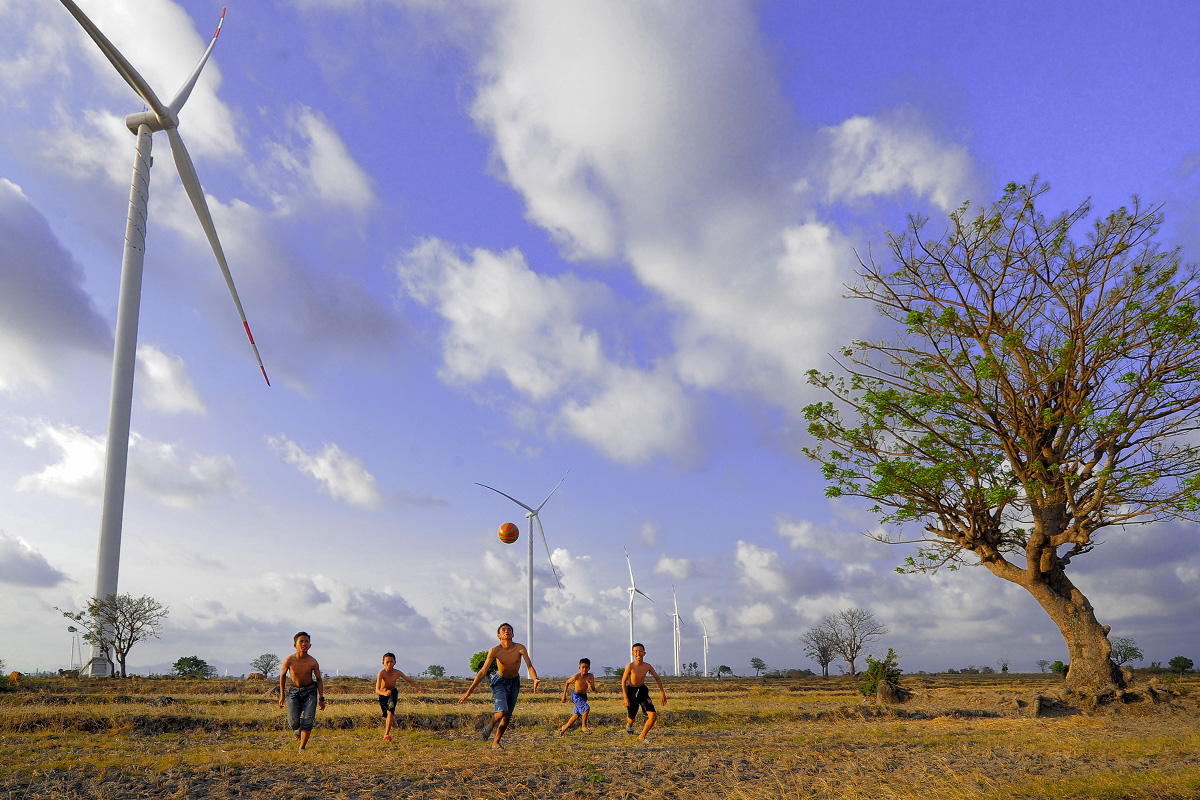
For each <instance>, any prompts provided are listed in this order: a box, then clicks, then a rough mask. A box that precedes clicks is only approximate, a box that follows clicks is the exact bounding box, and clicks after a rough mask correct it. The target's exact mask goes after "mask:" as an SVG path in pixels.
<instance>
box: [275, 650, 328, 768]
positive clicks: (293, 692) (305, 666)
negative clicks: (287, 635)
mask: <svg viewBox="0 0 1200 800" xmlns="http://www.w3.org/2000/svg"><path fill="white" fill-rule="evenodd" d="M292 644H294V645H295V646H296V652H295V653H294V654H293V655H290V656H288V657H287V658H286V659H284V662H283V668H282V670H281V671H280V673H279V707H280V708H283V705H284V703H285V702H286V703H287V716H288V728H289V729H290V730H292V731H293V732H294V733H295V735H296V738H297V739H299V740H300V749H301V750H303V749H304V748H305V746H306V745H307V744H308V737H309V736H311V735H312V729H313V725H314V724H316V721H317V706H318V704H319V705H320V707H321V710H322V711H324V710H325V683H324V682H323V681H322V680H321V667H320V665H319V664H317V660H316V659H315V658H313V657H312V656H310V655H309V654H308V649H309V648H310V647H312V639H311V638H310V637H309V635H308V634H307V633H305V632H304V631H300V632H299V633H297V634H296V635H295V636H293V637H292ZM289 673H291V678H292V688H291V689H287V679H288V674H289ZM285 690H286V692H285Z"/></svg>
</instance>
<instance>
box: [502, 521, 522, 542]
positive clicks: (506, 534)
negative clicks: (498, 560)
mask: <svg viewBox="0 0 1200 800" xmlns="http://www.w3.org/2000/svg"><path fill="white" fill-rule="evenodd" d="M520 535H521V531H520V530H519V529H518V528H517V526H516V525H513V524H512V523H511V522H506V523H504V524H503V525H501V526H500V541H502V542H504V543H505V544H512V543H513V542H515V541H516V540H517V537H518V536H520Z"/></svg>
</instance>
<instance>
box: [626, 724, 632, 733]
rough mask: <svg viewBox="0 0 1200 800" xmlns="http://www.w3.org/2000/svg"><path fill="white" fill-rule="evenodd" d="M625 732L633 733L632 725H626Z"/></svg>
mask: <svg viewBox="0 0 1200 800" xmlns="http://www.w3.org/2000/svg"><path fill="white" fill-rule="evenodd" d="M625 732H626V733H633V726H632V725H626V726H625Z"/></svg>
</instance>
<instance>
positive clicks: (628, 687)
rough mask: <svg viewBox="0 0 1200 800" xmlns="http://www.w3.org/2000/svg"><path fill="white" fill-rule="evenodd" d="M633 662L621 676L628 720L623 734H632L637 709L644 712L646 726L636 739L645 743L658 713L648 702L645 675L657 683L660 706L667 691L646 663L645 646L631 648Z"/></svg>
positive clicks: (665, 698) (638, 644)
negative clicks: (649, 675)
mask: <svg viewBox="0 0 1200 800" xmlns="http://www.w3.org/2000/svg"><path fill="white" fill-rule="evenodd" d="M632 655H633V661H631V662H630V663H629V665H628V666H626V667H625V672H623V673H622V674H621V691H622V692H623V693H624V695H625V709H626V712H627V716H628V717H629V719H628V720H627V721H626V723H625V732H626V733H633V732H634V730H633V721H634V720H635V719H637V713H638V709H639V708H640V709H641V710H643V711H645V712H646V724H645V725H644V726H643V727H642V732H641V734H639V735H638V739H640V740H641V741H643V742H644V741H646V734H648V733H649V732H650V729H651V728H653V727H654V721H655V719H657V717H658V712H657V711H655V709H654V704H653V703H651V702H650V687H648V686H647V685H646V673H650V674H651V675H653V676H654V680H655V681H656V682H657V683H658V692H659V694H660V695H661V697H662V704H663V705H664V706H666V704H667V690H666V689H664V688H663V682H662V678H660V677H658V673H657V672H655V671H654V667H653V666H652V665H651V664H650V662H649V661H646V660H645V659H646V646H645V645H644V644H642V643H641V642H638V643H637V644H635V645H634V646H633V653H632Z"/></svg>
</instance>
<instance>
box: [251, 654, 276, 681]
mask: <svg viewBox="0 0 1200 800" xmlns="http://www.w3.org/2000/svg"><path fill="white" fill-rule="evenodd" d="M280 663H281V662H280V659H279V656H277V655H275V654H274V653H263V654H262V655H261V656H259V657H258V658H256V659H254V660H253V661H251V662H250V669H251V670H252V671H254V672H257V673H258V674H259V675H262V676H264V677H267V678H273V677H274V676H275V668H276V667H278V666H279V664H280Z"/></svg>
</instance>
